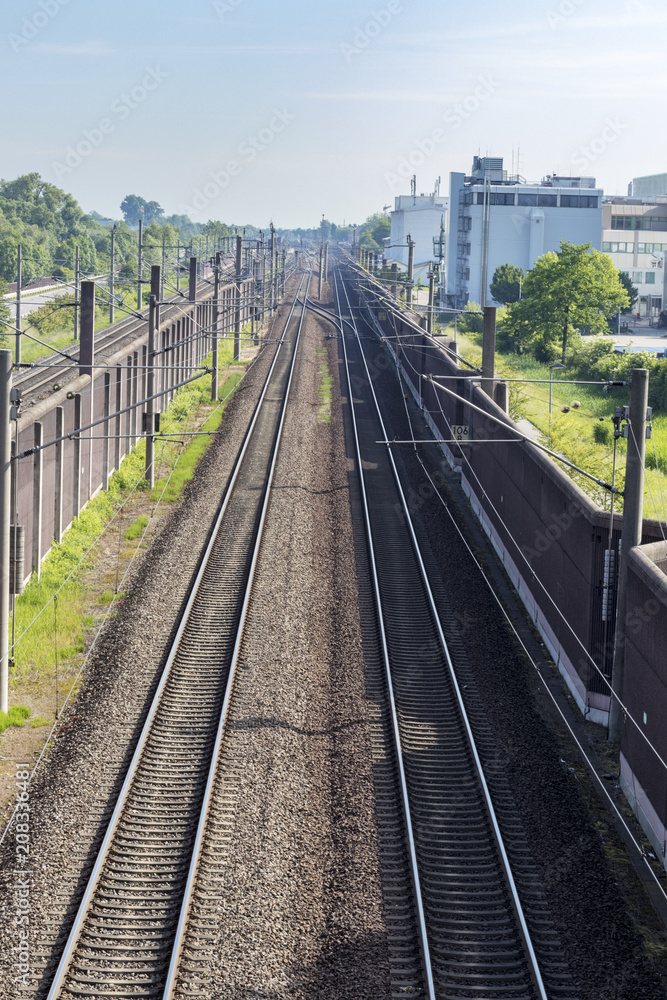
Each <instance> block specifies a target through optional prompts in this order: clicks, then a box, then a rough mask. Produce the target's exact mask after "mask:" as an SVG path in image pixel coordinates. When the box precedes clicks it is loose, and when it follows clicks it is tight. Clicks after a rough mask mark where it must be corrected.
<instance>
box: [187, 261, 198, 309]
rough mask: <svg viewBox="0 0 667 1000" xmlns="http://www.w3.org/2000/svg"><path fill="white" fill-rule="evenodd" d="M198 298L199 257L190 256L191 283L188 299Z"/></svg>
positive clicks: (192, 300)
mask: <svg viewBox="0 0 667 1000" xmlns="http://www.w3.org/2000/svg"><path fill="white" fill-rule="evenodd" d="M196 298H197V258H196V257H191V258H190V285H189V288H188V300H189V301H190V302H194V301H195V299H196Z"/></svg>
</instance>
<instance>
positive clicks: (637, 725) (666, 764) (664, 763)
mask: <svg viewBox="0 0 667 1000" xmlns="http://www.w3.org/2000/svg"><path fill="white" fill-rule="evenodd" d="M390 350H392V353H394V356H395V357H396V355H395V352H393V349H392V348H391V345H390ZM403 353H404V352H403ZM432 384H433V385H436V384H437V383H432ZM413 391H414V388H413ZM435 398H436V399H438V396H437V395H436V397H435ZM464 402H465V400H464ZM438 405H439V410H440V414H441V416H442V418H443V420H444V421H445V424H446V425H447V427H448V428H449V430H450V433H451V424H450V422H449V420H448V419H447V416H446V414H445V412H444V410H443V409H442V406H441V404H440V403H439V402H438ZM452 437H453V434H452ZM458 447H459V451H460V452H461V457H462V460H463V462H464V463H465V465H466V466H467V468H468V469H469V470H470V472H471V474H472V476H473V477H474V479H475V480H476V482H477V483H478V485H479V488H480V489H481V491H482V495H483V496H484V497H485V498H486V500H487V502H488V504H489V506H490V507H491V509H492V510H493V512H494V514H495V516H496V517H497V519H498V521H499V523H500V524H501V525H502V527H503V528H504V530H505V532H506V533H507V536H508V537H509V538H510V539H511V540H512V542H513V543H514V545H515V547H516V550H517V552H518V553H519V554H520V556H521V558H522V559H523V561H524V562H525V563H526V566H527V567H528V570H529V572H530V574H531V576H532V578H533V579H534V580H535V581H537V583H538V584H539V586H540V588H541V589H542V591H543V592H544V594H545V596H546V598H547V600H548V601H549V602H550V603H551V604H552V605H553V608H554V610H555V612H556V614H557V615H558V616H559V617H560V618H561V620H562V621H563V623H564V625H565V627H566V628H567V629H568V631H569V632H570V633H571V634H572V637H573V638H574V640H575V642H576V643H577V644H578V645H579V646H580V648H581V650H582V652H583V653H584V655H585V657H586V659H587V660H588V662H589V663H590V664H591V666H592V667H593V669H594V670H595V671H596V672H597V673H598V674H599V675H600V677H601V679H602V681H603V682H604V684H605V686H606V687H607V688H608V689H609V693H610V697H613V698H614V699H615V700H616V701H617V702H618V704H619V706H620V708H621V709H622V710H623V712H624V714H625V716H626V718H627V719H628V720H629V721H630V722H631V723H632V725H633V726H634V727H635V729H636V730H637V732H638V733H639V735H640V736H641V738H642V739H643V740H644V742H645V743H646V744H647V745H648V746H649V747H650V748H651V750H652V751H653V753H654V755H655V757H656V758H657V760H658V761H659V762H660V764H661V765H662V767H663V768H665V770H667V761H665V760H664V758H663V757H662V755H661V753H660V751H659V750H658V748H657V747H656V746H655V745H654V744H653V743H652V742H651V740H650V739H649V738H648V736H646V734H645V733H644V732H643V730H642V728H641V726H640V723H639V722H638V721H637V720H636V719H635V718H634V716H633V715H632V713H631V712H630V710H629V709H628V707H627V705H626V704H625V703H624V702H623V700H622V699H621V697H620V696H619V695H618V694H616V692H614V691H613V690H612V688H611V681H610V679H609V678H608V677H606V676H605V674H604V673H603V672H602V670H601V669H600V667H599V666H598V664H597V663H596V662H595V660H594V659H593V657H592V656H591V654H590V653H589V652H588V650H587V648H586V647H585V646H584V644H583V642H582V641H581V639H580V638H579V636H578V635H577V634H576V632H575V631H574V629H573V628H572V626H571V625H570V623H569V622H568V620H567V618H566V617H565V615H564V614H563V612H562V611H561V610H560V608H559V607H558V605H557V604H556V602H555V600H554V598H553V597H552V596H551V594H550V593H549V591H548V590H547V588H546V587H545V585H544V584H543V583H542V581H541V580H540V578H539V577H538V576H537V574H536V573H535V571H534V569H533V567H532V566H531V564H530V562H529V561H528V558H527V556H526V555H525V553H524V552H523V551H522V549H521V548H520V546H519V544H518V542H517V540H516V539H515V538H514V536H513V534H512V532H511V531H510V529H509V528H508V526H507V524H506V523H505V521H504V519H503V517H502V516H501V514H500V513H499V511H498V509H497V508H496V506H495V504H494V503H493V501H492V500H491V498H490V497H489V495H488V493H487V492H486V490H485V489H484V486H483V485H482V483H481V481H480V479H479V477H478V476H477V474H476V472H475V470H474V469H473V467H472V465H471V463H470V460H469V459H468V457H467V456H466V454H465V452H464V450H463V447H462V446H461V445H460V444H459V445H458Z"/></svg>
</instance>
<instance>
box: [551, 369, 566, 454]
mask: <svg viewBox="0 0 667 1000" xmlns="http://www.w3.org/2000/svg"><path fill="white" fill-rule="evenodd" d="M554 368H565V365H564V364H562V363H561V362H560V361H556V363H555V364H553V365H549V447H551V402H552V398H553V384H554Z"/></svg>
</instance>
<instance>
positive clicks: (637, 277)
mask: <svg viewBox="0 0 667 1000" xmlns="http://www.w3.org/2000/svg"><path fill="white" fill-rule="evenodd" d="M643 279H644V275H643V274H642V272H641V271H633V272H632V281H633V283H634V284H635V285H641V283H642V281H643Z"/></svg>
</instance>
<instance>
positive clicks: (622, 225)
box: [602, 174, 667, 319]
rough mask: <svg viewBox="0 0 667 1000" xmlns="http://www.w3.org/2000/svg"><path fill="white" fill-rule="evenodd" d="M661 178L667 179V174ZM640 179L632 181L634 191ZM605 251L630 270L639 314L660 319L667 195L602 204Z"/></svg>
mask: <svg viewBox="0 0 667 1000" xmlns="http://www.w3.org/2000/svg"><path fill="white" fill-rule="evenodd" d="M656 176H657V177H664V178H665V179H667V174H658V175H656ZM650 179H651V178H645V177H644V178H641V177H640V178H638V179H637V180H634V181H632V183H631V184H630V188H631V189H633V190H634V187H635V185H636V184H638V181H642V180H650ZM602 249H603V251H604V252H605V253H607V254H609V255H610V257H611V259H612V260H613V262H614V264H615V265H616V267H617V268H618V269H619V271H626V272H627V273H628V274H629V275H630V278H631V280H632V284H633V285H634V286H635V288H636V289H637V291H638V293H639V295H638V298H637V304H636V306H635V312H638V313H639V314H640V316H647V317H649V318H651V319H655V318H657V316H658V315H659V314H660V310H661V309H662V304H663V302H665V301H667V295H666V294H665V287H664V286H665V264H664V260H665V256H667V196H665V197H662V198H660V197H658V196H654V197H652V198H645V199H642V198H621V197H616V198H609V199H606V200H605V201H604V202H603V205H602Z"/></svg>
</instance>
